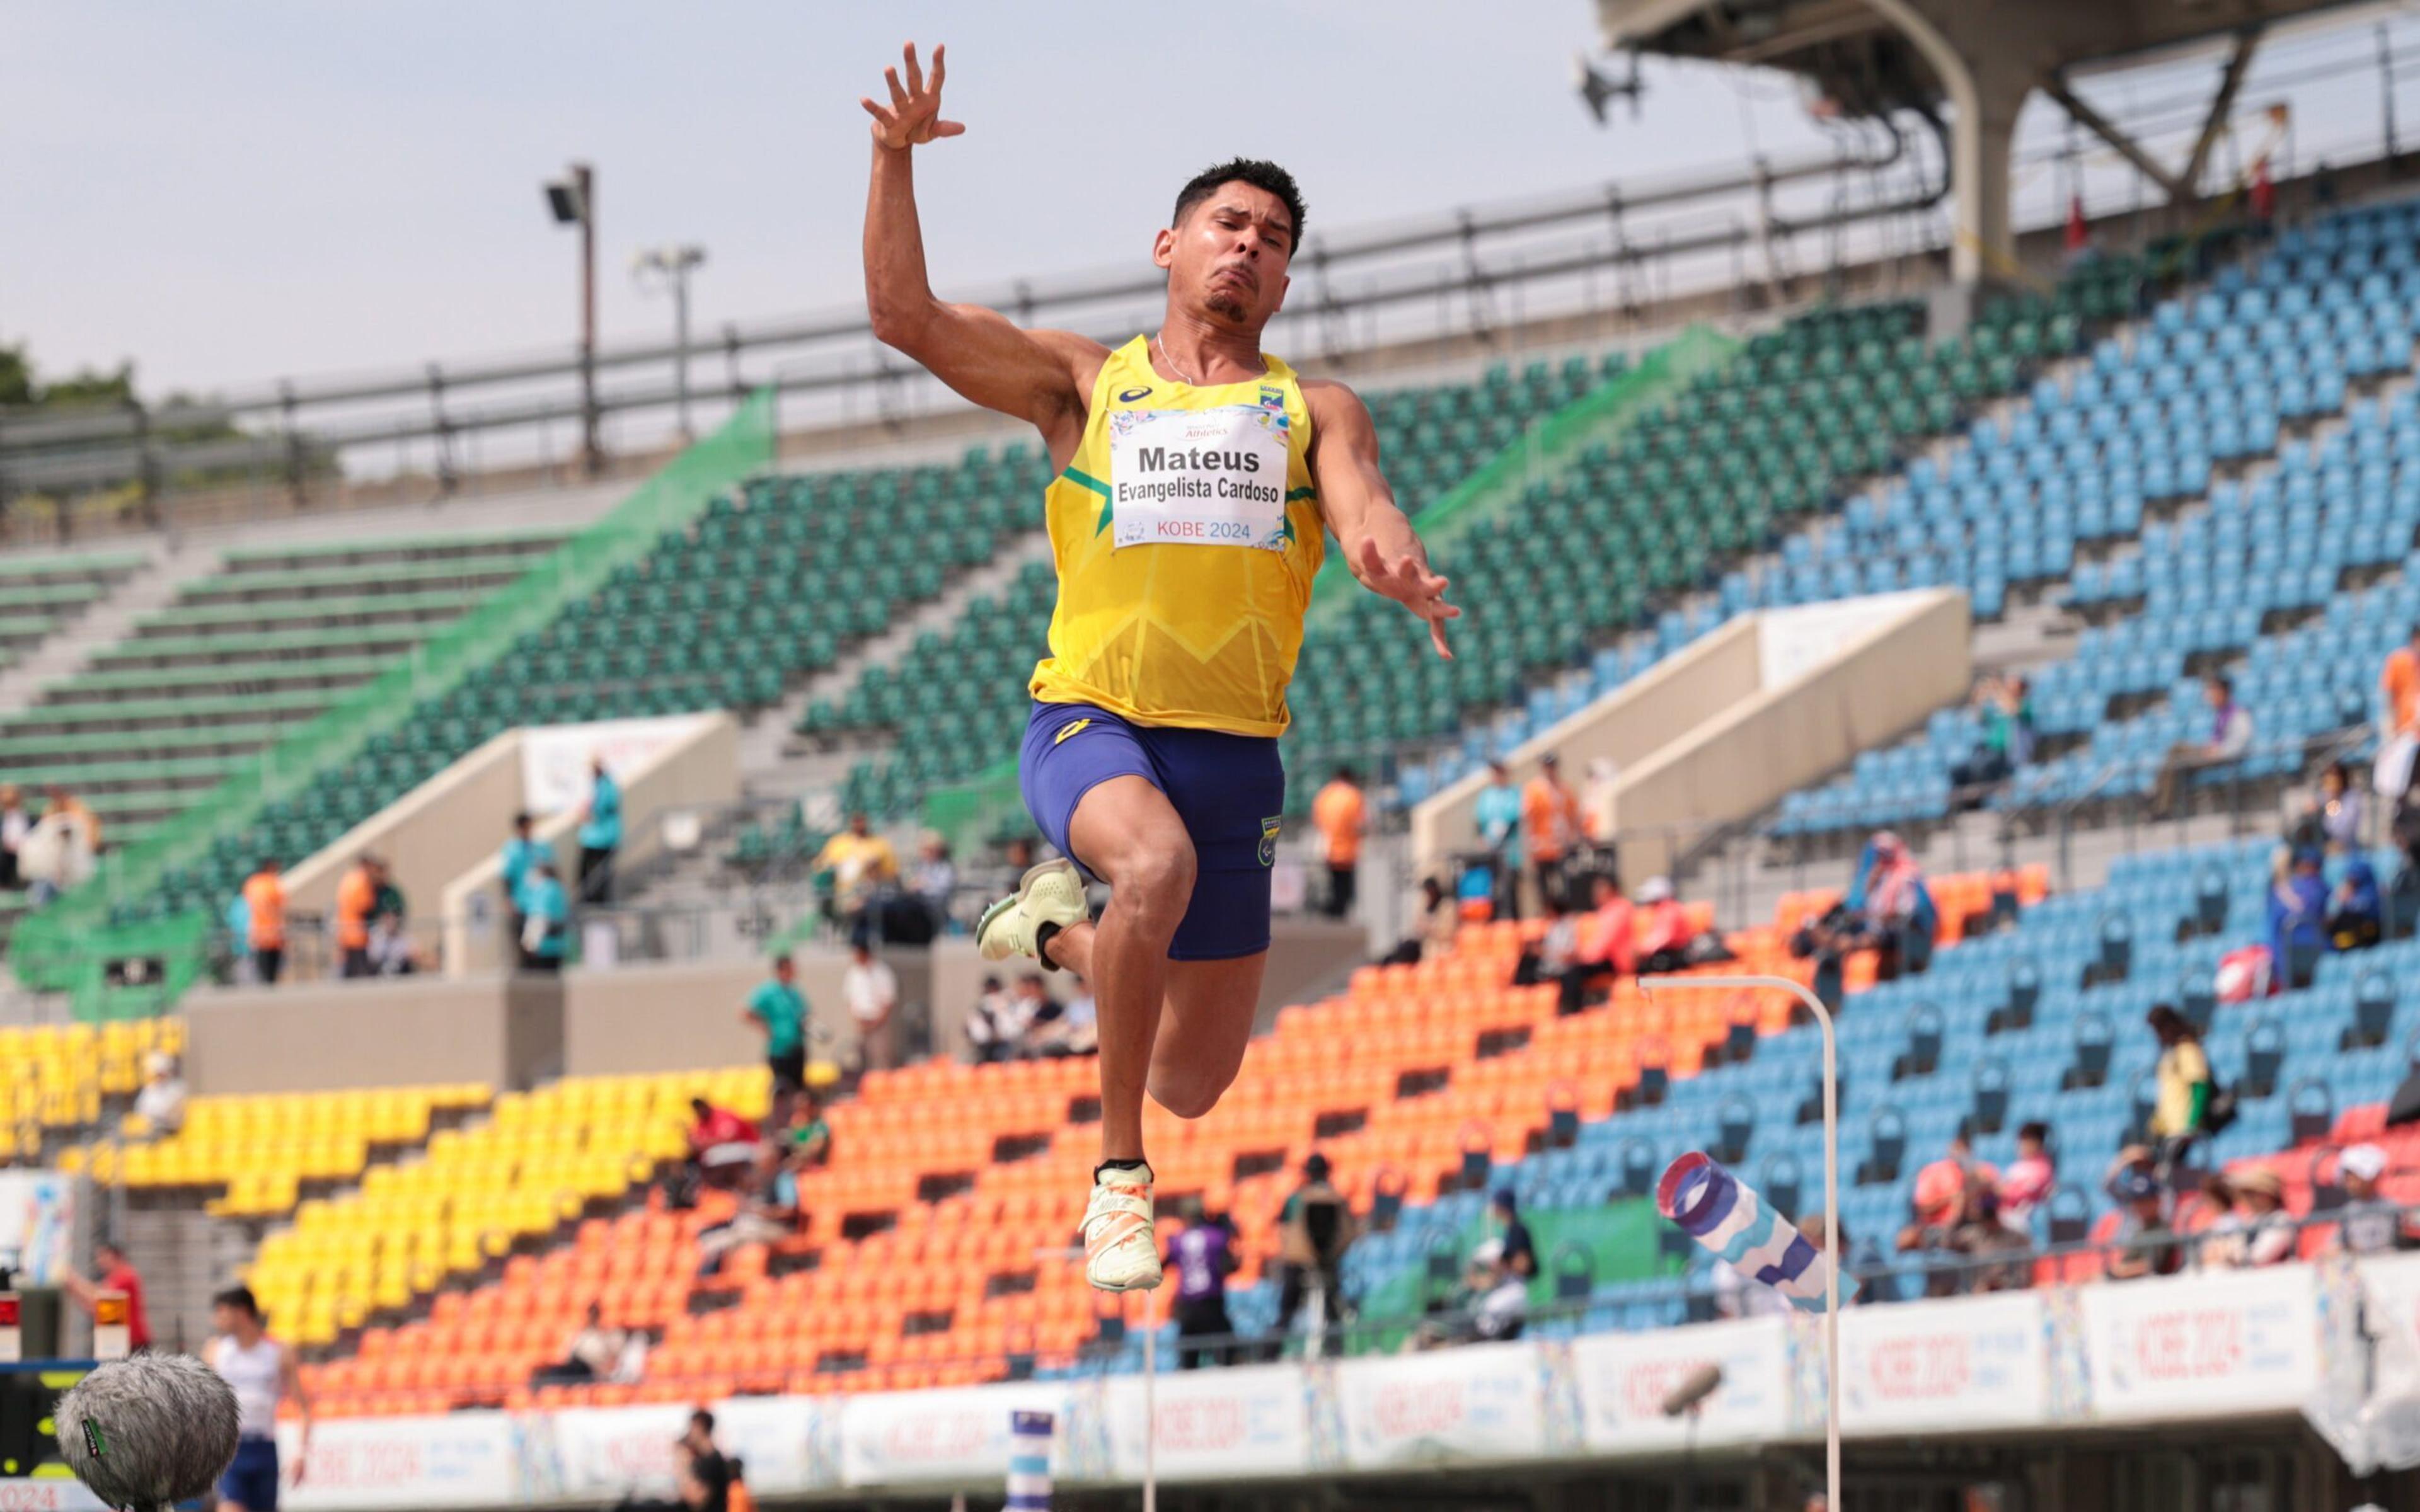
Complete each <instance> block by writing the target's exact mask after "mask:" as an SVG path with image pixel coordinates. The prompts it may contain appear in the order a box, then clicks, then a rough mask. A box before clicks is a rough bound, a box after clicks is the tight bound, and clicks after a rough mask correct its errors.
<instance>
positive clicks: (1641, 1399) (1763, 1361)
mask: <svg viewBox="0 0 2420 1512" xmlns="http://www.w3.org/2000/svg"><path fill="white" fill-rule="evenodd" d="M1789 1352H1790V1335H1789V1329H1788V1327H1787V1325H1786V1324H1784V1322H1783V1321H1782V1319H1778V1318H1750V1319H1742V1320H1740V1321H1738V1322H1734V1323H1707V1324H1704V1325H1702V1326H1699V1327H1697V1328H1675V1329H1666V1330H1662V1331H1660V1332H1657V1333H1652V1334H1592V1335H1587V1336H1585V1337H1582V1338H1577V1339H1574V1340H1573V1341H1572V1368H1573V1373H1574V1375H1575V1377H1576V1378H1577V1380H1578V1382H1579V1393H1580V1414H1581V1442H1582V1443H1585V1444H1586V1445H1587V1446H1588V1448H1589V1449H1590V1451H1592V1452H1595V1453H1600V1454H1623V1453H1632V1452H1637V1453H1649V1452H1652V1451H1655V1450H1658V1449H1666V1448H1678V1447H1681V1446H1683V1445H1685V1444H1686V1443H1688V1442H1689V1423H1688V1420H1687V1419H1686V1418H1670V1417H1666V1416H1665V1415H1664V1399H1665V1397H1666V1396H1669V1395H1670V1394H1671V1391H1672V1388H1673V1387H1675V1386H1677V1385H1679V1384H1680V1383H1681V1382H1682V1381H1684V1380H1686V1379H1687V1378H1688V1376H1689V1374H1690V1372H1692V1371H1694V1370H1697V1369H1699V1367H1700V1366H1703V1365H1714V1366H1715V1367H1717V1368H1718V1369H1720V1370H1721V1371H1722V1373H1723V1383H1722V1384H1721V1385H1720V1386H1718V1387H1716V1388H1715V1389H1714V1395H1713V1396H1709V1397H1707V1398H1706V1399H1705V1401H1704V1402H1703V1403H1701V1404H1699V1409H1698V1423H1697V1442H1699V1443H1761V1442H1763V1441H1766V1440H1770V1439H1778V1438H1781V1437H1784V1436H1785V1435H1786V1434H1787V1433H1788V1431H1789V1428H1790V1395H1789V1387H1790V1367H1789Z"/></svg>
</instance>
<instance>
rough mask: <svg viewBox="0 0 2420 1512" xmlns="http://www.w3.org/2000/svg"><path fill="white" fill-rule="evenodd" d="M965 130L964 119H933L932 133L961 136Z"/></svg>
mask: <svg viewBox="0 0 2420 1512" xmlns="http://www.w3.org/2000/svg"><path fill="white" fill-rule="evenodd" d="M966 130H967V126H966V122H964V121H935V122H934V123H933V134H934V135H935V136H963V135H964V134H966Z"/></svg>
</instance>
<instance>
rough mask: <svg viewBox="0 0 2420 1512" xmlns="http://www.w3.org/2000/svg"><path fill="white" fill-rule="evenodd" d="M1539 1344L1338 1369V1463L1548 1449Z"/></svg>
mask: <svg viewBox="0 0 2420 1512" xmlns="http://www.w3.org/2000/svg"><path fill="white" fill-rule="evenodd" d="M1540 1385H1541V1371H1540V1369H1539V1362H1538V1351H1537V1350H1534V1349H1532V1348H1531V1347H1530V1346H1528V1345H1527V1344H1472V1345H1466V1346H1465V1347H1463V1348H1461V1349H1455V1350H1433V1351H1431V1352H1428V1353H1422V1354H1398V1355H1388V1356H1385V1357H1379V1358H1371V1359H1362V1360H1348V1361H1346V1362H1344V1363H1343V1364H1342V1365H1338V1366H1337V1367H1336V1393H1337V1402H1338V1406H1339V1407H1340V1408H1341V1409H1342V1416H1343V1420H1344V1462H1345V1463H1346V1464H1348V1465H1350V1466H1352V1467H1353V1468H1354V1469H1357V1470H1377V1469H1387V1468H1394V1467H1400V1466H1404V1465H1426V1464H1438V1463H1444V1462H1450V1461H1454V1460H1475V1459H1523V1458H1533V1457H1535V1456H1538V1455H1542V1454H1544V1452H1545V1448H1546V1427H1545V1418H1546V1414H1545V1403H1544V1401H1543V1400H1542V1396H1543V1395H1544V1394H1543V1392H1542V1391H1541V1390H1540Z"/></svg>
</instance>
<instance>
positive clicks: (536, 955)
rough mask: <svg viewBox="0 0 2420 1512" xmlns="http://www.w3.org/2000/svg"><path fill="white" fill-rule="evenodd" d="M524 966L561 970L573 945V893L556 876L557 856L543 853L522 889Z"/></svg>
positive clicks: (537, 969)
mask: <svg viewBox="0 0 2420 1512" xmlns="http://www.w3.org/2000/svg"><path fill="white" fill-rule="evenodd" d="M521 914H522V918H521V933H520V948H521V969H522V970H523V971H543V972H559V971H561V970H562V969H563V956H564V951H565V950H566V949H567V948H568V947H569V946H570V944H571V895H570V894H569V893H568V892H567V891H566V890H565V889H564V886H563V879H562V878H561V877H559V876H557V875H555V872H554V857H552V856H539V857H538V860H537V864H536V865H535V866H534V867H532V868H530V874H529V882H528V884H527V885H526V886H525V887H522V889H521Z"/></svg>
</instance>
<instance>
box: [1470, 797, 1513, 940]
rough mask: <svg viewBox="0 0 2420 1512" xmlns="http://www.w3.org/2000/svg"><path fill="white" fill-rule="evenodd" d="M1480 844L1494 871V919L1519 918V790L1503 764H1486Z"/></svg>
mask: <svg viewBox="0 0 2420 1512" xmlns="http://www.w3.org/2000/svg"><path fill="white" fill-rule="evenodd" d="M1476 818H1477V820H1478V824H1479V841H1480V843H1481V844H1482V845H1484V846H1486V847H1487V852H1488V857H1489V864H1490V865H1491V866H1493V867H1494V868H1495V872H1496V916H1497V918H1520V917H1521V790H1520V789H1519V788H1517V787H1514V786H1513V785H1512V773H1510V772H1508V771H1506V770H1505V769H1504V764H1503V763H1502V762H1489V763H1488V764H1487V785H1486V786H1485V787H1483V788H1481V789H1480V790H1479V811H1478V813H1477V815H1476Z"/></svg>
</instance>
